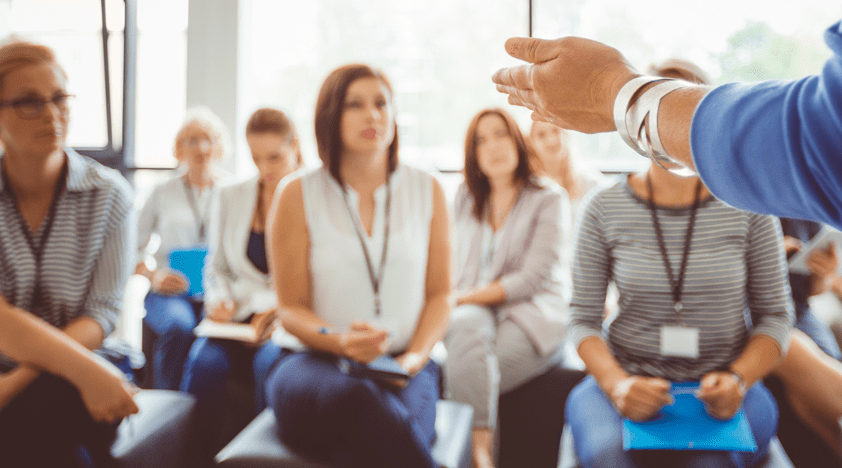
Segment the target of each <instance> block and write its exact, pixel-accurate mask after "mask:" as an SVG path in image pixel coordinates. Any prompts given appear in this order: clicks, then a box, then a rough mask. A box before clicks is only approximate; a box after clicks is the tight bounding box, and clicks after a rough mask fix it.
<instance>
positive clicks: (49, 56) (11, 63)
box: [0, 36, 67, 89]
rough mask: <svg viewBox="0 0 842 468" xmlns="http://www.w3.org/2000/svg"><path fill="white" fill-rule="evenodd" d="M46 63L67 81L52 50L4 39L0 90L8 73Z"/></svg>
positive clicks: (20, 41) (0, 60)
mask: <svg viewBox="0 0 842 468" xmlns="http://www.w3.org/2000/svg"><path fill="white" fill-rule="evenodd" d="M40 63H47V64H50V65H52V66H53V67H55V68H56V70H58V71H59V73H61V76H62V77H64V79H65V80H67V73H65V72H64V69H63V68H61V65H59V63H58V62H57V61H56V56H55V53H54V52H53V49H50V48H49V47H47V46H45V45H42V44H36V43H34V42H29V41H25V40H22V39H20V38H18V37H15V36H12V37H9V38H8V39H6V41H5V43H4V44H3V45H2V46H0V89H2V86H3V78H5V77H6V75H8V74H9V73H11V72H13V71H15V70H17V69H18V68H20V67H24V66H26V65H37V64H40Z"/></svg>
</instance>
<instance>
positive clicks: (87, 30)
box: [0, 0, 108, 147]
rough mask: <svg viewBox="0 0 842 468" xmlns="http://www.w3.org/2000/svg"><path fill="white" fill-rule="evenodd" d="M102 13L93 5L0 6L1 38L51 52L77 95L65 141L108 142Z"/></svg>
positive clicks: (75, 1)
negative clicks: (24, 41)
mask: <svg viewBox="0 0 842 468" xmlns="http://www.w3.org/2000/svg"><path fill="white" fill-rule="evenodd" d="M101 27H102V13H101V10H100V3H99V1H96V0H15V1H14V2H7V3H4V4H0V36H2V37H6V36H8V35H9V34H18V35H20V36H21V37H23V38H26V39H30V40H33V41H36V42H40V43H42V44H45V45H47V46H49V47H51V48H52V49H53V50H54V51H55V53H56V55H57V57H58V61H59V63H60V64H61V65H62V67H64V70H65V72H67V76H68V83H67V88H68V91H69V92H70V93H71V94H75V95H76V99H75V101H74V103H73V109H72V113H71V119H70V129H69V131H68V137H67V142H68V144H69V145H71V146H77V147H104V146H105V145H106V144H107V143H108V134H107V131H106V118H105V92H104V89H105V87H104V74H103V59H102V53H103V52H102V35H101Z"/></svg>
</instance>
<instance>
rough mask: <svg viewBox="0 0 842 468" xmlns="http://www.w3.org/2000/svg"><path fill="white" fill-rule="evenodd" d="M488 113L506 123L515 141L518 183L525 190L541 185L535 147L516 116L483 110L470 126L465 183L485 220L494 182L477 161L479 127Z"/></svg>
mask: <svg viewBox="0 0 842 468" xmlns="http://www.w3.org/2000/svg"><path fill="white" fill-rule="evenodd" d="M486 115H499V116H500V117H501V118H502V119H503V121H504V122H505V123H506V127H507V128H508V130H509V135H511V136H512V139H514V140H515V147H516V148H517V168H516V169H515V176H514V178H515V182H519V183H520V184H521V186H522V187H521V190H525V189H527V188H537V187H539V185H538V182H537V177H536V176H535V173H534V171H533V170H532V167H531V166H530V164H529V162H530V159H531V158H530V153H531V151H532V150H531V149H530V148H529V146H528V145H527V144H526V140H525V139H524V138H523V134H522V133H521V132H520V127H518V125H517V122H515V119H514V118H513V117H512V116H511V115H510V114H509V113H508V112H506V111H504V110H503V109H500V108H493V109H484V110H481V111H480V112H479V113H478V114H477V115H475V116H474V118H473V120H471V123H470V125H468V132H467V133H466V134H465V169H464V172H465V184H466V185H467V186H468V191H469V192H470V193H471V196H472V197H473V198H474V210H473V211H474V216H475V217H476V218H477V219H478V220H480V221H482V216H483V214H484V213H485V208H486V206H487V205H488V197H489V195H490V194H491V185H489V183H488V177H486V176H485V174H483V173H482V171H481V170H480V168H479V163H478V162H477V142H476V140H477V127H478V126H479V121H480V120H481V119H482V118H483V117H485V116H486Z"/></svg>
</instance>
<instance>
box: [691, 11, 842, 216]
mask: <svg viewBox="0 0 842 468" xmlns="http://www.w3.org/2000/svg"><path fill="white" fill-rule="evenodd" d="M825 42H827V45H828V46H829V47H830V49H831V50H832V52H833V55H832V56H831V57H830V59H828V61H827V62H826V63H825V65H824V67H823V69H822V73H821V74H820V75H817V76H809V77H806V78H803V79H800V80H796V81H763V82H758V83H730V84H727V85H723V86H719V87H717V88H715V89H713V90H712V91H711V92H710V93H709V94H708V95H707V96H706V97H705V98H704V99H703V100H702V102H701V103H700V104H699V107H698V108H697V109H696V113H695V115H694V117H693V124H692V128H691V133H690V141H691V145H692V148H693V159H694V162H695V164H696V167H697V169H698V171H699V175H700V176H701V177H702V180H703V181H704V182H705V184H706V185H707V186H708V188H709V189H710V191H711V192H712V193H713V194H714V195H716V196H717V197H718V198H720V199H721V200H723V201H725V202H727V203H729V204H731V205H733V206H735V207H738V208H742V209H745V210H749V211H754V212H757V213H764V214H774V215H777V216H785V217H790V218H798V219H811V220H815V221H822V222H825V223H828V224H832V225H834V226H836V227H838V228H842V22H839V23H836V24H835V25H833V26H831V27H830V28H829V29H828V30H827V31H826V32H825Z"/></svg>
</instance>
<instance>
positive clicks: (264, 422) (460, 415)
mask: <svg viewBox="0 0 842 468" xmlns="http://www.w3.org/2000/svg"><path fill="white" fill-rule="evenodd" d="M473 413H474V410H473V408H471V407H470V406H468V405H463V404H460V403H455V402H452V401H446V400H439V401H438V403H436V442H435V444H434V446H433V458H434V459H435V460H436V462H437V463H438V464H439V465H440V466H441V467H442V468H468V467H470V466H471V425H472V421H473ZM216 463H217V465H218V466H219V467H222V468H329V465H325V464H324V463H320V462H316V461H312V460H307V459H305V458H303V457H301V456H299V455H296V454H294V453H293V452H292V451H290V450H289V449H288V448H287V447H285V446H284V444H283V443H281V441H280V440H278V436H277V431H276V429H275V415H274V414H273V413H272V410H271V409H266V410H264V411H263V412H262V413H260V415H258V416H257V418H255V419H254V421H252V422H251V424H249V425H248V426H247V427H246V428H245V429H244V430H243V431H242V432H240V434H239V435H237V437H235V438H234V440H232V441H231V443H229V444H228V445H227V446H226V447H225V448H223V449H222V451H220V452H219V454H217V456H216Z"/></svg>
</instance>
